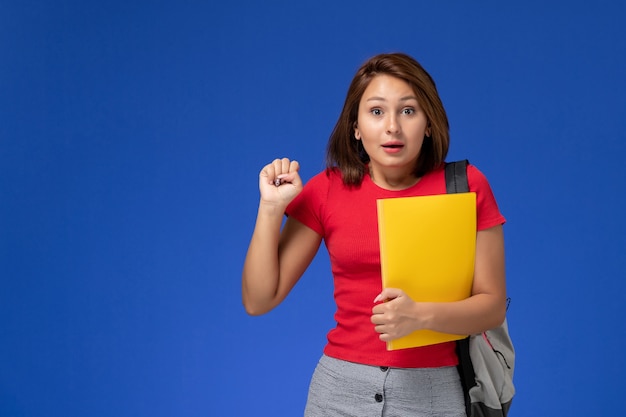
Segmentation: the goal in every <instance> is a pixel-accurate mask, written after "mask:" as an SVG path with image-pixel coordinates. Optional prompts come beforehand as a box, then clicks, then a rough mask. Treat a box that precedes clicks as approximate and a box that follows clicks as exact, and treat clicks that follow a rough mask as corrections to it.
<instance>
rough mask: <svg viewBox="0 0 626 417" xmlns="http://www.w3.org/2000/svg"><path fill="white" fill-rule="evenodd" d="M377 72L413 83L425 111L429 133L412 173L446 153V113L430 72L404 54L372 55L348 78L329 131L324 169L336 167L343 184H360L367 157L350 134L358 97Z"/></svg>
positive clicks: (425, 169) (424, 170) (422, 171)
mask: <svg viewBox="0 0 626 417" xmlns="http://www.w3.org/2000/svg"><path fill="white" fill-rule="evenodd" d="M380 74H387V75H391V76H393V77H396V78H399V79H401V80H404V81H406V82H407V83H408V84H409V85H410V86H411V87H413V90H414V91H415V94H416V96H417V100H418V102H419V105H420V107H421V108H422V110H423V111H424V113H425V114H426V118H427V120H428V124H429V126H430V134H431V136H430V137H428V138H426V139H425V140H424V144H423V145H422V149H421V151H420V154H419V157H418V158H417V162H416V164H415V170H414V174H415V176H416V177H421V176H423V175H424V174H426V173H427V172H429V171H431V170H433V169H435V168H437V167H438V166H440V165H441V163H443V161H444V160H445V158H446V155H447V154H448V147H449V145H450V133H449V125H448V117H447V116H446V111H445V109H444V108H443V103H442V102H441V99H440V98H439V94H438V93H437V87H436V86H435V81H434V80H433V79H432V77H431V76H430V74H428V73H427V72H426V70H424V68H422V66H421V65H420V64H419V63H418V62H417V61H416V60H415V59H413V58H412V57H410V56H408V55H406V54H403V53H393V54H381V55H376V56H375V57H373V58H371V59H369V60H368V61H367V62H365V63H364V64H363V65H362V66H361V68H359V70H358V71H357V73H356V75H355V76H354V78H353V79H352V82H351V83H350V87H349V88H348V93H347V95H346V101H345V103H344V105H343V109H342V111H341V114H340V115H339V120H337V124H336V125H335V128H334V129H333V132H332V134H331V135H330V139H329V141H328V147H327V149H326V166H327V169H332V168H339V170H340V171H341V174H342V178H343V182H344V184H346V185H349V186H355V185H359V184H361V181H362V180H363V175H364V174H365V165H366V164H367V163H368V162H369V160H370V158H369V156H368V155H367V153H366V152H365V150H364V149H363V147H362V145H361V144H360V142H359V141H358V140H356V138H355V137H354V126H355V123H356V121H357V117H358V113H359V103H360V101H361V97H362V96H363V93H364V92H365V89H366V88H367V86H368V85H369V83H370V82H371V81H372V79H373V78H374V77H375V76H377V75H380Z"/></svg>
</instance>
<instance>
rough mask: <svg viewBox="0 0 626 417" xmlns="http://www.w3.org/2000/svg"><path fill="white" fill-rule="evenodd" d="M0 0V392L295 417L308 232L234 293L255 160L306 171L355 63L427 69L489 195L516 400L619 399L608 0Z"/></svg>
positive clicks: (617, 55)
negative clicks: (292, 259)
mask: <svg viewBox="0 0 626 417" xmlns="http://www.w3.org/2000/svg"><path fill="white" fill-rule="evenodd" d="M225 3H226V2H224V4H217V2H216V4H210V3H209V2H206V3H203V2H188V1H180V2H174V1H155V2H148V1H145V2H133V1H131V2H121V1H108V2H102V1H98V2H96V1H57V2H51V1H35V0H32V1H31V0H26V1H14V2H10V1H4V2H2V3H0V416H2V417H45V416H64V417H73V416H90V417H98V416H102V417H110V416H151V417H156V416H184V417H187V416H189V417H193V416H251V415H260V416H295V415H299V414H300V413H301V410H302V408H303V404H304V401H305V398H306V390H307V387H308V381H309V377H310V375H311V372H312V370H313V367H314V365H315V363H316V362H317V359H318V358H319V356H320V354H321V349H322V347H323V345H324V342H325V334H326V332H327V330H328V329H329V328H330V327H331V326H332V325H333V321H332V314H333V311H334V310H333V309H334V305H333V300H332V283H331V276H330V274H329V268H328V258H327V256H326V254H325V253H324V251H323V250H322V251H321V252H320V254H319V256H318V258H317V259H316V260H315V261H314V264H313V265H312V266H311V268H310V269H309V270H308V271H307V273H306V274H305V276H304V277H303V279H302V280H301V281H300V283H299V284H298V285H297V286H296V288H295V289H294V291H293V293H292V294H291V295H290V297H289V298H288V299H287V300H286V301H285V302H284V303H283V304H282V305H281V306H279V307H278V308H277V309H276V310H275V311H273V312H271V313H269V314H268V315H266V316H263V317H255V318H253V317H247V316H246V315H245V313H244V310H243V308H242V307H241V302H240V272H241V266H242V262H243V258H244V255H245V251H246V248H247V244H248V240H249V237H250V234H251V232H252V227H253V223H254V218H255V214H256V205H257V202H258V188H257V175H258V171H259V170H260V168H261V167H262V166H263V165H264V164H265V163H267V162H268V161H270V160H271V159H273V158H275V157H282V156H289V157H292V158H295V159H298V160H299V161H300V162H301V165H302V171H301V172H302V176H303V177H304V178H305V179H308V178H310V177H311V176H313V175H314V174H315V173H317V172H318V171H319V170H320V169H322V167H323V157H324V150H325V144H326V139H327V138H328V135H329V133H330V130H331V129H332V127H333V125H334V123H335V120H336V117H337V115H338V112H339V110H340V108H341V105H342V103H343V99H344V94H345V91H346V89H347V86H348V83H349V81H350V79H351V77H352V75H353V73H354V71H355V70H356V68H357V67H358V66H359V65H360V64H361V63H362V62H363V61H364V60H365V59H366V58H368V57H369V56H371V55H374V54H376V53H379V52H390V51H398V50H400V51H405V52H407V53H410V54H411V55H413V56H415V57H416V58H417V59H418V60H420V61H421V62H422V64H423V65H424V66H425V67H426V68H427V69H428V70H429V71H430V72H431V74H432V75H433V76H434V78H435V79H436V81H437V83H438V86H439V90H440V93H441V96H442V98H443V100H444V104H445V105H446V108H447V110H448V115H449V118H450V121H451V134H452V148H451V152H450V158H449V159H450V160H453V159H461V158H469V159H470V161H472V162H473V163H474V164H476V165H478V167H479V168H480V169H481V170H482V171H483V172H484V173H485V174H486V175H487V176H488V178H489V179H490V181H491V183H492V186H493V189H494V191H495V193H496V196H497V198H498V201H499V204H500V207H501V209H502V211H503V213H504V214H505V216H506V217H507V220H508V223H507V225H506V227H505V230H506V242H507V274H508V288H509V293H510V296H511V297H512V299H513V301H512V304H511V308H510V310H509V325H510V328H511V332H512V336H513V338H514V340H515V342H516V347H517V353H518V360H517V371H516V383H517V388H518V394H517V397H516V399H515V401H514V405H513V409H512V412H511V416H512V417H518V416H528V415H539V416H542V415H545V416H560V415H563V416H566V415H567V416H589V415H609V414H614V410H616V409H621V408H622V401H621V397H622V392H621V391H622V389H621V388H620V387H621V386H622V385H623V384H622V382H623V377H622V375H623V373H624V372H625V371H626V363H625V360H624V354H623V352H622V350H623V348H622V343H623V342H624V338H625V336H626V326H625V325H624V324H623V320H622V318H623V317H624V315H625V314H626V303H625V301H626V296H625V295H624V294H625V292H626V279H625V278H626V275H625V273H624V271H625V269H626V257H625V254H624V253H625V247H626V239H625V237H624V236H625V233H626V221H625V220H624V213H625V212H626V207H625V206H626V204H625V202H624V195H623V192H624V190H625V186H624V182H625V180H626V176H625V174H624V169H623V167H622V165H623V164H622V162H621V160H622V158H623V157H624V153H625V151H626V146H625V144H624V143H625V141H626V137H625V134H624V132H625V131H626V117H624V112H625V110H626V99H625V97H626V82H625V81H624V75H625V74H626V29H625V28H624V21H626V8H625V6H624V5H623V3H622V2H612V3H610V2H603V1H597V2H592V3H589V2H582V1H574V2H572V1H568V2H566V1H553V2H534V1H531V2H521V3H517V4H511V3H506V2H505V3H503V2H496V1H487V2H479V3H478V4H476V3H468V2H460V1H459V2H404V3H398V4H395V3H394V4H391V3H385V2H380V1H376V2H374V1H345V2H335V1H316V2H307V1H303V2H290V1H275V2H269V3H266V2H253V1H242V2H235V3H232V5H225Z"/></svg>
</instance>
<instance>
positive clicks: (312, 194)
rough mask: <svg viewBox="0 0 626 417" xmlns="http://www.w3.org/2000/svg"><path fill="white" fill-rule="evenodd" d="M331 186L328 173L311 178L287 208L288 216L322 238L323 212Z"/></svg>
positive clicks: (321, 173)
mask: <svg viewBox="0 0 626 417" xmlns="http://www.w3.org/2000/svg"><path fill="white" fill-rule="evenodd" d="M329 184H330V179H329V176H328V175H327V174H326V172H320V173H319V174H317V175H316V176H314V177H313V178H311V179H310V180H309V181H308V182H307V183H306V184H305V185H304V187H303V189H302V191H301V192H300V194H298V195H297V196H296V198H294V199H293V201H292V202H291V203H289V205H288V206H287V209H286V210H285V213H286V214H287V216H289V217H292V218H294V219H296V220H298V221H299V222H300V223H302V224H304V225H305V226H307V227H308V228H310V229H312V230H313V231H314V232H316V233H317V234H319V235H320V236H322V237H323V236H324V223H323V210H324V206H325V203H326V196H327V195H328V187H329Z"/></svg>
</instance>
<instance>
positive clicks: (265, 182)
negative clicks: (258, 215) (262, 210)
mask: <svg viewBox="0 0 626 417" xmlns="http://www.w3.org/2000/svg"><path fill="white" fill-rule="evenodd" d="M299 169H300V164H299V163H298V161H290V160H289V159H288V158H282V159H275V160H274V161H272V163H270V164H267V165H265V166H264V167H263V169H262V170H261V173H260V174H259V190H260V192H261V202H265V203H270V204H277V205H281V206H284V207H287V205H288V204H289V203H290V202H291V201H292V200H293V199H294V198H295V197H296V196H297V195H298V194H299V193H300V191H302V180H301V179H300V175H298V170H299ZM277 184H279V185H277Z"/></svg>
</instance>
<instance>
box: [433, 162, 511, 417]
mask: <svg viewBox="0 0 626 417" xmlns="http://www.w3.org/2000/svg"><path fill="white" fill-rule="evenodd" d="M468 164H469V162H468V161H467V160H463V161H457V162H450V163H447V164H446V167H445V176H446V191H447V193H448V194H451V193H466V192H469V184H468V182H467V165H468ZM507 303H508V299H507ZM507 307H508V304H507ZM456 347H457V355H458V357H459V365H458V366H457V369H458V371H459V376H460V378H461V385H462V386H463V394H464V396H465V409H466V414H467V415H468V416H469V417H506V415H507V414H508V412H509V408H510V407H511V401H512V400H513V396H514V395H515V386H514V385H513V369H514V365H515V349H514V348H513V343H512V342H511V338H510V336H509V330H508V326H507V322H506V319H505V320H504V323H503V324H502V325H501V326H498V327H496V328H494V329H491V330H487V331H486V332H484V333H481V334H477V335H472V336H470V337H467V338H465V339H461V340H459V341H457V346H456Z"/></svg>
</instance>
